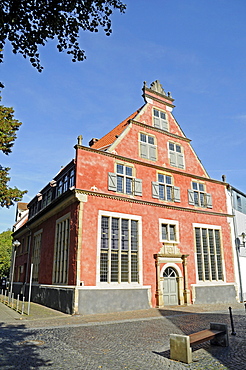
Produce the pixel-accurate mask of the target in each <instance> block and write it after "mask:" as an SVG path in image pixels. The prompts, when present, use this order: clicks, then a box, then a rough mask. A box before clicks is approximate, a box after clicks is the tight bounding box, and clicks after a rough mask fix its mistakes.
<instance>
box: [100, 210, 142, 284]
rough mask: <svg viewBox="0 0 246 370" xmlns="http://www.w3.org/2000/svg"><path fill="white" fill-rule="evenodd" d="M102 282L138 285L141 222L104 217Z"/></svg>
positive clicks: (101, 263)
mask: <svg viewBox="0 0 246 370" xmlns="http://www.w3.org/2000/svg"><path fill="white" fill-rule="evenodd" d="M100 282H108V283H111V282H118V283H124V282H125V283H126V282H128V283H137V282H139V221H138V220H134V219H129V218H123V217H112V216H101V245H100Z"/></svg>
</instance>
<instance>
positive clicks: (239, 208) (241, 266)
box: [227, 184, 246, 302]
mask: <svg viewBox="0 0 246 370" xmlns="http://www.w3.org/2000/svg"><path fill="white" fill-rule="evenodd" d="M227 189H228V190H227V196H228V213H231V214H232V218H231V219H230V223H231V228H232V245H233V251H234V263H235V275H236V283H237V286H238V296H239V300H240V301H241V302H243V301H246V246H245V242H246V194H244V193H243V192H241V191H240V190H238V189H236V188H234V187H233V186H231V185H229V184H228V185H227Z"/></svg>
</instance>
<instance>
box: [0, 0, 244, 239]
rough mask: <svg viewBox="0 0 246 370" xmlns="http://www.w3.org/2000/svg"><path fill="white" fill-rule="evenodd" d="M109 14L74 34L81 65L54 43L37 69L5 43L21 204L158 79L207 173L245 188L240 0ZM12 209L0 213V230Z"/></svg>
mask: <svg viewBox="0 0 246 370" xmlns="http://www.w3.org/2000/svg"><path fill="white" fill-rule="evenodd" d="M126 4H127V11H126V13H125V14H124V15H121V14H120V13H118V12H115V13H114V16H113V19H112V20H113V34H112V35H111V36H110V37H107V36H105V35H104V33H103V32H99V33H97V34H91V33H89V32H83V33H81V37H80V44H81V46H82V48H83V49H84V50H85V51H86V55H87V59H86V61H84V62H80V63H72V62H71V59H70V57H69V56H67V55H66V54H65V53H59V52H58V51H57V49H56V42H55V41H52V42H49V43H48V44H47V45H46V46H45V47H42V48H40V55H41V62H42V64H43V66H44V71H43V72H42V73H38V72H37V71H36V70H35V69H34V68H33V67H32V66H31V65H30V63H29V62H28V61H27V60H25V59H24V58H23V57H21V56H20V55H14V54H12V52H11V50H10V47H9V46H8V45H7V46H6V49H5V59H4V63H3V64H2V65H1V66H0V81H2V82H4V84H5V88H4V90H3V92H2V97H3V99H2V104H4V105H6V106H12V107H14V109H15V117H16V118H17V119H18V120H20V121H21V122H23V125H22V126H21V128H20V131H19V133H18V139H17V140H16V143H15V145H14V149H13V153H12V154H10V155H9V156H5V155H3V154H2V153H0V163H1V164H2V165H3V166H8V167H11V172H10V175H11V182H10V185H11V186H17V187H18V188H20V189H22V190H24V189H27V190H28V194H27V195H25V197H24V199H23V201H24V202H29V201H30V200H31V199H32V198H33V197H34V196H35V195H36V194H37V193H38V192H39V191H40V190H41V189H42V188H43V187H44V186H45V185H46V183H48V182H49V181H50V180H51V179H52V178H53V177H54V176H55V175H56V173H57V172H58V171H59V169H60V168H61V166H64V165H66V164H67V163H68V162H69V161H70V160H71V159H72V158H73V157H74V145H75V144H76V142H77V136H78V135H83V144H84V145H88V142H89V140H90V139H91V138H92V137H97V138H100V137H101V136H103V135H104V134H105V133H107V132H108V131H110V130H111V129H112V128H113V127H114V126H116V125H117V124H118V123H119V122H121V121H122V120H123V119H125V118H126V117H127V116H128V115H130V114H131V113H132V112H134V111H135V110H136V109H137V108H139V107H140V106H141V105H142V104H143V99H142V97H141V95H142V91H141V89H142V86H143V81H147V83H148V86H149V84H150V83H151V82H153V81H154V80H156V79H159V80H160V82H161V83H162V85H163V88H164V89H165V91H171V92H172V96H173V98H174V99H175V104H176V108H175V109H174V111H173V114H174V116H175V118H176V119H177V121H178V123H179V124H180V126H181V127H182V129H183V131H184V133H185V134H186V136H187V137H188V138H190V139H192V145H193V148H194V149H195V151H196V153H197V155H198V157H199V158H200V159H201V161H202V163H203V165H204V166H205V168H206V170H207V171H208V173H209V175H210V176H211V177H212V178H214V179H218V180H221V176H222V175H223V174H225V175H226V179H227V181H228V182H229V183H231V184H232V185H233V186H234V187H236V188H238V189H240V190H241V191H243V192H245V193H246V181H245V179H246V165H245V142H246V104H245V101H246V22H245V17H246V2H245V0H234V1H229V0H216V1H214V0H199V1H198V0H185V1H184V0H173V1H167V0H154V1H150V0H135V1H129V0H127V1H126ZM15 211H16V209H15V207H12V208H10V209H8V210H6V209H1V210H0V232H1V231H4V230H7V229H8V228H11V227H12V225H13V223H14V219H15Z"/></svg>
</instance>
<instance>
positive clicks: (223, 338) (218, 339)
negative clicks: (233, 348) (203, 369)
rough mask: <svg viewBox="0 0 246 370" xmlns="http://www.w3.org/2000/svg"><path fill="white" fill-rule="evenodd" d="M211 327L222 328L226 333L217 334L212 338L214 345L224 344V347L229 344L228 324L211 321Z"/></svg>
mask: <svg viewBox="0 0 246 370" xmlns="http://www.w3.org/2000/svg"><path fill="white" fill-rule="evenodd" d="M210 329H211V330H220V331H224V332H225V333H224V334H220V335H216V336H215V337H214V338H213V339H211V340H210V344H212V345H214V346H222V347H228V346H229V337H228V327H227V325H226V324H220V323H216V322H211V323H210Z"/></svg>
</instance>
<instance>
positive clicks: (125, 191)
mask: <svg viewBox="0 0 246 370" xmlns="http://www.w3.org/2000/svg"><path fill="white" fill-rule="evenodd" d="M118 166H122V167H123V173H120V172H118ZM127 168H130V169H131V170H132V174H131V175H129V174H127V173H126V172H127ZM115 173H116V181H117V185H116V186H117V189H116V191H117V192H118V193H123V194H128V195H133V193H134V178H135V176H134V167H133V166H129V165H128V164H126V163H116V164H115ZM118 178H122V181H123V186H122V191H120V190H119V186H118ZM127 180H130V183H131V185H130V188H131V190H130V191H129V190H128V189H127Z"/></svg>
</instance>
